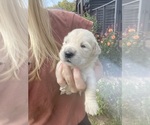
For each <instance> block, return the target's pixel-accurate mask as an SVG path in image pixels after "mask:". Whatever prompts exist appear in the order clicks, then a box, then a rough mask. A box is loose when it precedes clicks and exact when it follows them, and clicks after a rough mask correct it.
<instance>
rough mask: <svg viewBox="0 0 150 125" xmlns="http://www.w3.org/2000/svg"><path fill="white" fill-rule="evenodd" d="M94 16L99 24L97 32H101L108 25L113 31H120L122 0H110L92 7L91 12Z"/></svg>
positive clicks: (103, 31)
mask: <svg viewBox="0 0 150 125" xmlns="http://www.w3.org/2000/svg"><path fill="white" fill-rule="evenodd" d="M92 15H95V16H96V19H97V23H98V25H99V30H98V32H102V33H103V34H104V33H105V32H106V30H107V28H108V27H111V28H113V29H114V31H117V32H120V33H121V31H122V21H121V20H122V0H112V1H111V2H108V3H106V4H104V5H102V6H100V7H97V8H95V9H93V14H92Z"/></svg>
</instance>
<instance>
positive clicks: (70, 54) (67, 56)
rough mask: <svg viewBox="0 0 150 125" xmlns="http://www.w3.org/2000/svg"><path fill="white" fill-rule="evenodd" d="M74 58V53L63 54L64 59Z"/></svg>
mask: <svg viewBox="0 0 150 125" xmlns="http://www.w3.org/2000/svg"><path fill="white" fill-rule="evenodd" d="M73 56H74V53H73V52H70V51H66V52H65V57H66V58H71V57H73Z"/></svg>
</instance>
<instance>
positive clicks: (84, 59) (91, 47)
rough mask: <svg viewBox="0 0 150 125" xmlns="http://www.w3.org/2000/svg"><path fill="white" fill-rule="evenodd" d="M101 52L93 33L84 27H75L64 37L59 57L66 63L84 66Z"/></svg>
mask: <svg viewBox="0 0 150 125" xmlns="http://www.w3.org/2000/svg"><path fill="white" fill-rule="evenodd" d="M100 53H101V49H100V47H99V45H98V43H97V41H96V39H95V37H94V35H93V34H92V33H91V32H90V31H88V30H85V29H75V30H73V31H71V32H70V33H69V34H68V35H67V36H66V37H65V38H64V42H63V46H62V48H61V50H60V53H59V57H60V59H61V60H62V61H63V62H66V63H67V64H68V65H71V66H76V67H84V66H86V65H88V64H90V63H91V62H92V61H93V60H94V59H96V58H97V57H98V55H99V54H100Z"/></svg>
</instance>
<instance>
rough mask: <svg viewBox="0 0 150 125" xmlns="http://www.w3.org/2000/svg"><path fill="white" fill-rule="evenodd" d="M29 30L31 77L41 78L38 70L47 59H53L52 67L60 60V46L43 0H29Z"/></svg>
mask: <svg viewBox="0 0 150 125" xmlns="http://www.w3.org/2000/svg"><path fill="white" fill-rule="evenodd" d="M28 14H29V16H28V21H29V22H28V32H29V37H30V43H29V44H30V49H29V51H30V52H29V53H30V60H31V62H34V63H31V66H32V71H30V74H29V79H30V80H33V79H34V78H37V77H38V78H39V79H40V76H39V73H38V70H39V69H40V68H41V66H42V64H43V62H44V61H45V59H51V61H52V64H51V69H54V67H55V64H56V62H57V60H58V47H57V43H56V41H55V40H54V38H53V35H52V32H51V25H50V20H49V18H50V17H49V15H48V10H47V9H46V8H44V7H43V1H42V0H29V7H28Z"/></svg>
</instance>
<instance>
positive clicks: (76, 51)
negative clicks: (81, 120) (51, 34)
mask: <svg viewBox="0 0 150 125" xmlns="http://www.w3.org/2000/svg"><path fill="white" fill-rule="evenodd" d="M100 53H101V49H100V47H99V45H98V43H97V41H96V39H95V37H94V35H93V34H92V33H91V32H90V31H88V30H85V29H75V30H73V31H71V32H70V33H68V35H67V36H66V37H65V38H64V42H63V46H62V48H61V50H60V53H59V57H60V61H62V62H64V63H66V64H67V65H69V66H70V67H72V68H74V67H77V68H79V69H80V71H81V74H82V77H83V79H84V81H85V83H86V85H87V87H86V90H85V111H86V112H87V113H89V114H90V115H96V114H97V111H98V104H97V102H96V83H97V81H96V77H95V71H94V66H95V62H96V61H97V60H98V56H99V54H100ZM56 72H57V68H56ZM56 77H57V73H56ZM64 93H66V94H71V92H69V89H68V88H66V89H65V91H63V90H62V93H61V94H64Z"/></svg>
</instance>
